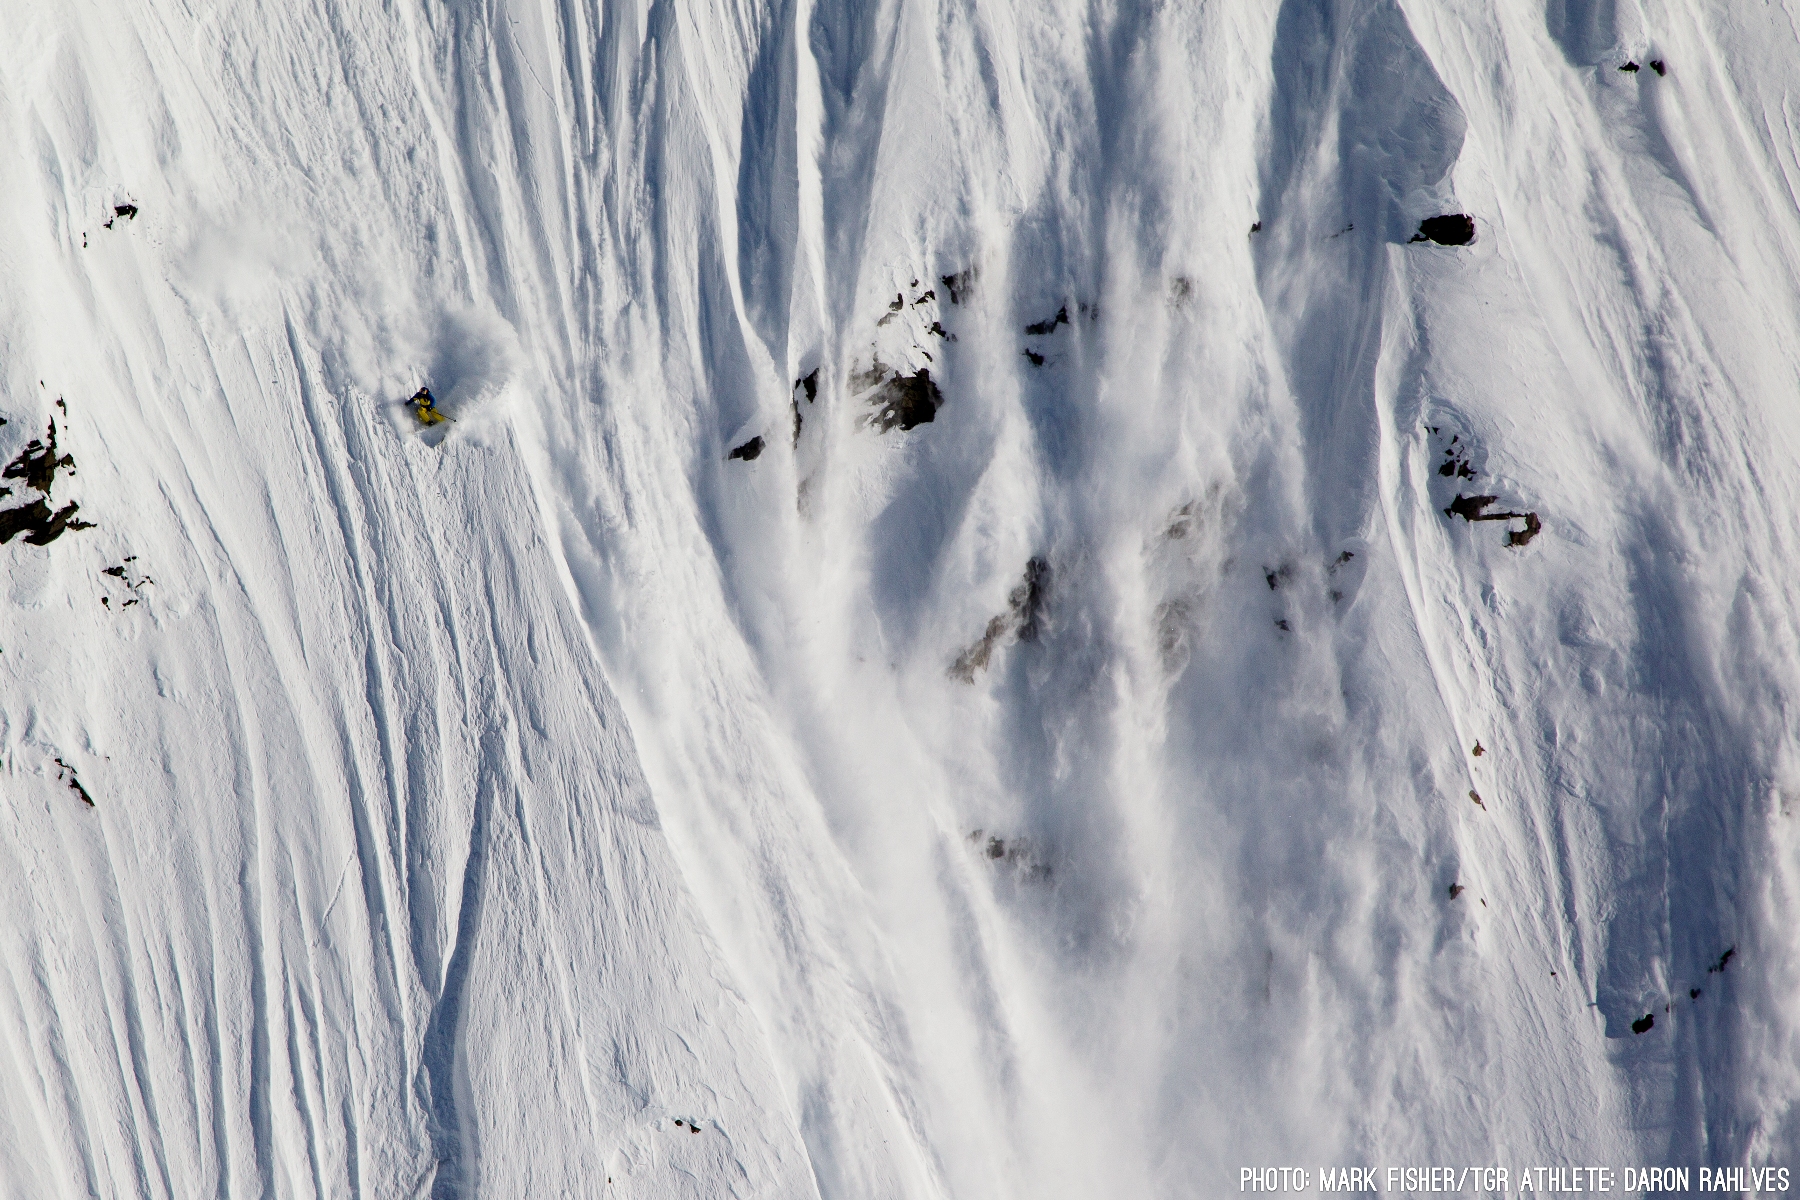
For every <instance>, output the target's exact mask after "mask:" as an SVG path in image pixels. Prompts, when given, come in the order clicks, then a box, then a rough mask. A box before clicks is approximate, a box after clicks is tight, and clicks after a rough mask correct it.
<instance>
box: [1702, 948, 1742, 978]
mask: <svg viewBox="0 0 1800 1200" xmlns="http://www.w3.org/2000/svg"><path fill="white" fill-rule="evenodd" d="M1735 957H1737V947H1736V946H1733V947H1732V948H1731V949H1729V950H1727V951H1726V952H1725V953H1723V954H1721V955H1719V961H1718V962H1716V963H1714V964H1713V965H1712V966H1710V967H1708V968H1706V973H1707V974H1708V975H1723V974H1724V973H1725V968H1726V967H1727V966H1729V965H1730V964H1731V960H1732V959H1733V958H1735Z"/></svg>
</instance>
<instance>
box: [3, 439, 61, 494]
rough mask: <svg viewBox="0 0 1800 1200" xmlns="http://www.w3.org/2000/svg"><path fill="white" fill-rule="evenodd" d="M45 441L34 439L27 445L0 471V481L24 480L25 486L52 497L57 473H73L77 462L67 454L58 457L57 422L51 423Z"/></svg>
mask: <svg viewBox="0 0 1800 1200" xmlns="http://www.w3.org/2000/svg"><path fill="white" fill-rule="evenodd" d="M45 439H46V441H45V442H40V441H38V440H37V439H36V438H33V439H32V440H31V441H29V442H27V443H25V448H24V449H23V450H21V451H19V454H18V457H17V458H14V459H13V460H12V461H11V462H9V463H7V464H6V469H5V470H3V471H0V479H23V480H24V481H25V486H27V487H30V488H35V489H37V490H38V491H40V492H42V493H44V495H45V496H48V495H50V488H51V485H52V484H54V483H55V482H56V473H57V471H59V470H62V469H64V468H67V469H68V470H69V471H70V472H71V473H73V472H74V470H75V460H74V458H72V457H71V456H69V455H67V454H64V455H62V456H61V457H58V456H57V453H56V422H55V421H51V422H50V431H49V432H48V433H47V434H45ZM46 443H47V444H46Z"/></svg>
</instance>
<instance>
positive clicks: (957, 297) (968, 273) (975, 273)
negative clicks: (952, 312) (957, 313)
mask: <svg viewBox="0 0 1800 1200" xmlns="http://www.w3.org/2000/svg"><path fill="white" fill-rule="evenodd" d="M980 277H981V271H980V270H979V268H976V267H970V268H968V269H967V270H964V271H958V272H957V273H956V274H954V275H945V276H942V277H941V278H940V279H939V282H940V283H942V284H943V285H944V287H945V288H947V289H948V290H949V292H950V303H952V304H961V303H962V302H963V300H964V299H966V298H967V297H969V296H972V295H974V293H975V282H976V280H978V279H979V278H980Z"/></svg>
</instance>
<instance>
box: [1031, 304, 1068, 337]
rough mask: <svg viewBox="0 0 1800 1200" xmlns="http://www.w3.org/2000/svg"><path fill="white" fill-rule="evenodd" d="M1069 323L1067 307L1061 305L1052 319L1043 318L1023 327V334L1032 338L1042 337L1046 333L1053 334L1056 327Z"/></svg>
mask: <svg viewBox="0 0 1800 1200" xmlns="http://www.w3.org/2000/svg"><path fill="white" fill-rule="evenodd" d="M1068 323H1069V306H1068V305H1066V304H1065V305H1063V306H1062V307H1061V308H1059V309H1057V310H1056V315H1055V316H1054V317H1045V318H1044V319H1043V320H1042V321H1034V322H1032V323H1031V324H1030V325H1027V326H1026V327H1025V332H1026V333H1029V334H1031V335H1032V336H1033V337H1043V336H1044V335H1045V334H1047V333H1055V332H1056V327H1057V326H1058V325H1067V324H1068Z"/></svg>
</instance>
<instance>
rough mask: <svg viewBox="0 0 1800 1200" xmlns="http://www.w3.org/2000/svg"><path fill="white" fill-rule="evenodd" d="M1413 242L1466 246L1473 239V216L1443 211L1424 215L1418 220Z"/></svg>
mask: <svg viewBox="0 0 1800 1200" xmlns="http://www.w3.org/2000/svg"><path fill="white" fill-rule="evenodd" d="M1412 240H1413V241H1415V242H1436V243H1437V244H1438V245H1440V246H1466V245H1468V244H1469V243H1470V242H1472V241H1474V240H1475V218H1474V217H1471V216H1469V215H1468V214H1467V213H1445V214H1443V215H1442V216H1437V217H1426V218H1425V219H1424V220H1423V221H1420V222H1419V232H1417V233H1415V234H1413V236H1412Z"/></svg>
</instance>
